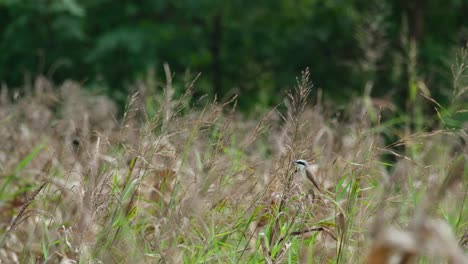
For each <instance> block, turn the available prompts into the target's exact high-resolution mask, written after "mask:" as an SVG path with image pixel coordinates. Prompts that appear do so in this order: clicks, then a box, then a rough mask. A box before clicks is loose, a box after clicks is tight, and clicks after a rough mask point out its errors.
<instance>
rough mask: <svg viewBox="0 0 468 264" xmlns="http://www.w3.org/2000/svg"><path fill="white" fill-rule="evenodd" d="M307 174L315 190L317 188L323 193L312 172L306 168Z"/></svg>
mask: <svg viewBox="0 0 468 264" xmlns="http://www.w3.org/2000/svg"><path fill="white" fill-rule="evenodd" d="M305 172H306V176H307V178H308V179H309V181H311V182H312V183H313V184H314V186H315V188H317V190H319V192H320V191H321V190H320V187H319V186H318V184H317V182H316V181H315V179H314V175H313V173H312V172H311V171H310V169H309V168H306V170H305Z"/></svg>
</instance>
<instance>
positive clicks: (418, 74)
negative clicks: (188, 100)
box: [0, 0, 468, 109]
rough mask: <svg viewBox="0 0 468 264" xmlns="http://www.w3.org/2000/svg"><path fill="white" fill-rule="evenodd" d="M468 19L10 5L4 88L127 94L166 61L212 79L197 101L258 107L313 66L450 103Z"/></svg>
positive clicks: (387, 7) (170, 5)
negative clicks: (28, 80) (65, 86)
mask: <svg viewBox="0 0 468 264" xmlns="http://www.w3.org/2000/svg"><path fill="white" fill-rule="evenodd" d="M466 14H468V3H467V1H465V0H446V1H439V0H416V1H403V0H397V1H390V0H380V1H379V0H376V1H367V0H347V1H343V0H328V1H321V0H271V1H270V0H269V1H246V0H233V1H213V0H177V1H168V0H138V1H135V0H132V1H129V0H122V1H111V0H34V1H31V0H0V25H1V26H0V38H1V41H0V50H1V52H0V81H2V82H5V83H7V84H8V85H9V86H10V87H12V86H19V85H22V84H23V83H24V76H28V75H29V76H35V75H37V74H45V75H47V76H49V77H50V78H52V79H54V80H56V81H62V80H64V79H67V78H72V79H76V80H79V81H81V82H83V83H84V84H85V85H88V86H93V87H97V86H101V87H107V92H108V93H109V94H110V95H112V96H114V98H117V99H119V98H118V97H119V94H120V95H124V94H126V89H128V87H129V85H130V84H131V83H132V82H134V80H135V79H138V78H145V75H146V74H147V72H148V70H149V69H151V68H154V69H157V71H156V72H157V74H158V77H159V78H160V79H162V80H163V79H164V77H163V76H164V73H163V70H162V64H163V63H164V62H167V63H169V65H170V66H171V69H172V71H174V72H175V73H176V74H179V75H183V74H184V72H185V71H187V70H188V71H189V72H190V73H192V75H193V76H195V75H196V74H197V73H199V72H201V73H202V76H201V78H200V79H199V81H198V82H197V89H196V91H197V93H198V94H209V95H211V96H213V95H215V94H216V95H218V98H223V99H226V98H228V97H230V96H232V95H233V94H234V93H238V94H240V96H241V97H240V106H241V108H243V109H250V108H252V107H256V106H257V105H261V106H267V105H272V104H275V103H278V102H280V101H282V100H283V98H284V96H283V95H284V93H283V92H282V91H283V89H284V88H286V87H290V86H291V85H293V84H294V83H293V82H292V80H294V78H295V76H297V75H299V73H300V71H301V70H303V69H304V68H306V67H309V68H310V71H311V76H312V79H313V81H314V84H315V87H316V88H321V89H323V90H324V91H325V94H326V95H328V96H330V97H332V98H334V99H337V100H339V99H340V98H341V99H343V98H347V97H348V96H350V95H353V94H362V93H363V92H364V88H365V87H366V84H367V87H371V88H372V89H371V94H372V96H376V97H385V96H387V97H388V96H394V98H398V99H400V102H399V103H400V104H404V103H406V102H408V101H411V100H412V99H411V98H408V97H411V96H412V94H414V91H415V90H414V87H416V86H415V84H416V83H417V82H418V81H421V80H422V81H424V83H425V84H426V86H427V87H429V89H430V90H431V92H432V95H433V96H435V97H436V98H437V99H438V100H442V101H443V100H447V98H448V96H449V95H450V90H449V89H450V88H451V87H452V79H453V78H452V76H451V71H450V65H451V63H452V62H453V58H454V56H455V50H457V49H459V48H460V47H462V46H464V45H465V43H466V41H467V39H468V26H467V20H466ZM412 45H413V46H414V49H412V48H411V47H412ZM412 50H413V51H414V54H413V53H412ZM413 55H414V56H413ZM411 56H413V57H411ZM412 63H413V64H412ZM96 84H97V85H96ZM369 84H371V85H370V86H369ZM395 95H396V96H395Z"/></svg>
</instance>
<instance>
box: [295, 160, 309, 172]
mask: <svg viewBox="0 0 468 264" xmlns="http://www.w3.org/2000/svg"><path fill="white" fill-rule="evenodd" d="M293 163H294V164H295V165H296V167H297V168H298V169H299V170H305V168H307V167H308V166H309V163H308V162H307V161H306V160H302V159H298V160H294V161H293Z"/></svg>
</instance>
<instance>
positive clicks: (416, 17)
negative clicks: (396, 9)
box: [410, 0, 425, 43]
mask: <svg viewBox="0 0 468 264" xmlns="http://www.w3.org/2000/svg"><path fill="white" fill-rule="evenodd" d="M424 4H425V3H424V0H415V1H414V3H413V6H412V9H411V11H410V16H411V17H410V21H411V25H410V30H411V32H410V34H411V36H410V37H411V40H413V41H416V43H419V42H420V41H421V40H422V37H423V33H424V7H425V5H424Z"/></svg>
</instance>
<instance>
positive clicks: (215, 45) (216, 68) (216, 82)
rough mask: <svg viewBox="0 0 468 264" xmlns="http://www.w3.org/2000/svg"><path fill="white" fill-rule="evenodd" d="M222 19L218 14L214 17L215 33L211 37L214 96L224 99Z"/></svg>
mask: <svg viewBox="0 0 468 264" xmlns="http://www.w3.org/2000/svg"><path fill="white" fill-rule="evenodd" d="M222 31H223V25H222V17H221V15H220V14H216V15H215V16H214V17H213V31H212V35H211V55H212V59H213V62H212V74H213V84H212V85H213V94H214V95H216V96H218V97H222V95H223V94H222V92H223V89H222V88H223V87H222V73H223V72H222V65H221V45H222V33H223V32H222Z"/></svg>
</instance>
